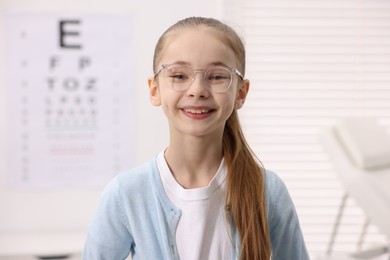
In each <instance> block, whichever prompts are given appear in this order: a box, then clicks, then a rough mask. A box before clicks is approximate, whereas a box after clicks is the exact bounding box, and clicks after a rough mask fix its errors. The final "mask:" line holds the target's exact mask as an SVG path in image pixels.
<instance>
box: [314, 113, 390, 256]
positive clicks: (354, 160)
mask: <svg viewBox="0 0 390 260" xmlns="http://www.w3.org/2000/svg"><path fill="white" fill-rule="evenodd" d="M321 142H322V144H323V145H324V148H325V151H326V152H327V153H328V154H329V157H330V159H331V161H332V162H333V164H334V167H335V170H336V171H337V173H338V174H339V177H340V179H341V180H342V182H343V184H344V186H345V189H346V191H347V193H348V196H352V197H353V198H354V199H355V201H356V202H357V204H358V205H359V206H360V207H361V208H362V209H363V211H364V212H365V214H366V215H367V217H368V218H369V220H370V222H371V223H373V224H375V225H376V226H377V227H378V228H379V229H380V231H381V232H382V233H383V234H385V235H386V236H387V237H388V239H390V135H389V134H388V133H387V131H386V128H385V127H381V126H379V125H378V124H377V121H376V120H375V119H374V118H346V119H343V120H340V122H338V123H337V124H336V125H334V126H333V127H330V128H329V129H326V130H325V131H324V133H322V134H321ZM337 224H338V223H336V228H337ZM336 231H337V230H336ZM388 252H389V246H388V245H384V246H383V247H381V248H375V249H373V250H368V251H365V252H359V253H356V254H354V255H350V256H348V257H346V258H333V259H371V258H372V257H375V256H377V255H379V254H386V253H388ZM329 259H332V258H329Z"/></svg>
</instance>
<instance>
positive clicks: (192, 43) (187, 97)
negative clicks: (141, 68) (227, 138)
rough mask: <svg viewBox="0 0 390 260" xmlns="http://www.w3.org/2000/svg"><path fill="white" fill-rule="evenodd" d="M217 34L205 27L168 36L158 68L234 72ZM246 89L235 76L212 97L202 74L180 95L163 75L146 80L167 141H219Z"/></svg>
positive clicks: (229, 53) (232, 60)
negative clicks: (165, 123)
mask: <svg viewBox="0 0 390 260" xmlns="http://www.w3.org/2000/svg"><path fill="white" fill-rule="evenodd" d="M217 33H220V32H216V31H215V30H213V29H210V28H207V27H205V26H201V27H197V28H188V29H179V30H177V31H173V32H170V33H169V35H168V36H167V37H168V38H167V41H166V43H165V46H164V48H163V50H162V52H161V57H160V60H159V64H158V66H159V68H160V67H161V65H162V64H184V65H186V66H189V67H192V68H193V69H206V68H209V67H211V66H215V64H217V65H219V66H224V67H227V68H236V66H237V64H236V58H235V55H234V52H233V51H232V50H231V49H230V48H229V47H228V46H226V45H225V44H224V42H223V41H221V37H217V36H216V34H217ZM248 88H249V81H247V80H244V81H242V80H239V77H238V76H237V75H235V74H233V81H232V85H231V86H230V88H229V89H228V90H227V91H226V92H223V93H214V92H213V91H212V90H211V89H210V88H209V87H208V85H207V84H206V82H205V81H204V78H203V74H202V73H197V74H196V76H195V79H194V81H193V82H192V84H191V86H190V87H189V88H188V89H187V90H185V91H182V92H179V91H176V90H173V89H172V88H171V87H170V86H169V85H167V83H166V81H165V80H164V73H160V74H159V75H158V76H157V77H156V79H153V78H150V79H149V90H150V99H151V102H152V104H154V105H156V106H160V105H161V106H162V108H163V111H164V113H165V115H166V116H167V118H168V123H169V127H170V132H171V137H172V135H174V136H180V135H181V136H183V135H191V136H199V137H200V136H210V137H212V138H214V137H215V138H217V137H221V136H222V134H223V130H224V127H225V123H226V120H227V119H228V118H229V116H230V115H231V113H232V111H233V109H239V108H241V107H242V105H243V103H244V100H245V97H246V94H247V91H248Z"/></svg>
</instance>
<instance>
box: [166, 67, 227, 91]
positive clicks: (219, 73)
mask: <svg viewBox="0 0 390 260" xmlns="http://www.w3.org/2000/svg"><path fill="white" fill-rule="evenodd" d="M196 74H197V70H194V69H192V68H190V67H186V66H175V65H174V66H170V67H168V68H167V69H166V71H165V80H166V82H167V84H168V85H169V86H171V87H172V88H173V89H174V90H177V91H184V90H186V89H188V88H189V87H190V85H191V83H192V82H193V81H194V79H195V76H196ZM201 74H203V78H204V80H205V82H206V84H207V85H208V86H209V87H210V88H211V90H212V91H214V92H224V91H226V90H227V89H228V88H229V87H230V84H231V81H232V73H231V72H230V71H229V70H228V69H226V68H223V67H212V68H209V69H207V70H206V71H204V72H203V73H201Z"/></svg>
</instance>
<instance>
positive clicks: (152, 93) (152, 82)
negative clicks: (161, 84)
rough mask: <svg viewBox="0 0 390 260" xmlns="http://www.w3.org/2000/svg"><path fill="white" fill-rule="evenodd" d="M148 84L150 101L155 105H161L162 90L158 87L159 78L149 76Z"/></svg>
mask: <svg viewBox="0 0 390 260" xmlns="http://www.w3.org/2000/svg"><path fill="white" fill-rule="evenodd" d="M148 86H149V98H150V102H151V103H152V104H153V105H154V106H160V105H161V99H160V90H159V88H158V82H157V80H156V79H155V78H154V77H149V78H148Z"/></svg>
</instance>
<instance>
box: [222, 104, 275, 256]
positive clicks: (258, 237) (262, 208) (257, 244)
mask: <svg viewBox="0 0 390 260" xmlns="http://www.w3.org/2000/svg"><path fill="white" fill-rule="evenodd" d="M223 152H224V158H225V160H226V162H227V165H228V177H227V195H226V205H227V210H229V211H230V212H228V213H229V214H230V216H231V218H232V219H233V221H234V223H232V224H234V226H235V227H236V228H237V230H238V232H239V234H240V239H241V246H240V253H239V255H240V260H269V259H270V256H271V249H270V239H269V230H268V221H267V212H266V205H265V194H264V178H265V176H264V170H263V168H262V167H261V166H260V164H259V162H258V161H256V160H255V156H254V155H253V153H252V151H251V150H250V148H249V146H248V144H247V142H246V141H245V138H244V135H243V133H242V130H241V126H240V123H239V120H238V115H237V112H236V111H233V113H232V115H231V116H230V117H229V119H228V120H227V122H226V126H225V131H224V134H223Z"/></svg>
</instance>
